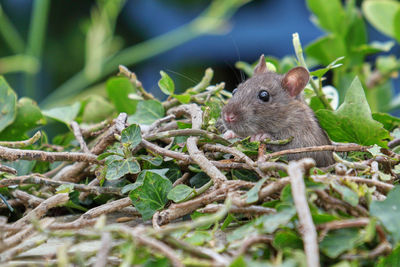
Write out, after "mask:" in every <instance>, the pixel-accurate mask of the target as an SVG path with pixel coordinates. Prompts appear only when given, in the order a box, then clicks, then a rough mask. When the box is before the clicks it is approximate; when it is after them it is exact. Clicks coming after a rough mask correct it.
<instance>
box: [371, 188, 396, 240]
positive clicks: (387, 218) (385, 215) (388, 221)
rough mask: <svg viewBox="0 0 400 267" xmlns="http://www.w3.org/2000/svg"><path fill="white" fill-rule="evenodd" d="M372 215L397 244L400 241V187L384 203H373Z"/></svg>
mask: <svg viewBox="0 0 400 267" xmlns="http://www.w3.org/2000/svg"><path fill="white" fill-rule="evenodd" d="M370 213H371V215H372V216H375V217H377V218H378V219H379V220H380V221H381V222H382V224H383V226H384V227H385V228H386V230H387V231H388V232H389V233H391V234H392V236H393V238H394V239H395V241H396V242H398V241H400V186H396V187H395V188H394V189H393V190H391V191H390V192H389V194H388V195H387V198H386V199H385V200H384V201H372V202H371V205H370Z"/></svg>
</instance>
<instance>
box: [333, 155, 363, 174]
mask: <svg viewBox="0 0 400 267" xmlns="http://www.w3.org/2000/svg"><path fill="white" fill-rule="evenodd" d="M332 154H333V158H334V159H335V161H336V162H339V163H342V164H343V165H345V166H346V167H348V168H350V169H356V170H366V169H368V168H369V167H368V165H367V164H364V163H362V162H351V161H347V160H344V159H342V158H341V157H339V155H338V154H336V153H335V152H333V153H332Z"/></svg>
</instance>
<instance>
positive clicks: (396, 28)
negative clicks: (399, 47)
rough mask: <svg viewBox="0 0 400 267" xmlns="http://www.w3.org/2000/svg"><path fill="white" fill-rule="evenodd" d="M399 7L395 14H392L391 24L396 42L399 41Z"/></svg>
mask: <svg viewBox="0 0 400 267" xmlns="http://www.w3.org/2000/svg"><path fill="white" fill-rule="evenodd" d="M399 21H400V8H399V9H398V10H397V12H396V14H395V15H394V20H393V25H394V37H395V38H396V40H397V42H399V43H400V23H399Z"/></svg>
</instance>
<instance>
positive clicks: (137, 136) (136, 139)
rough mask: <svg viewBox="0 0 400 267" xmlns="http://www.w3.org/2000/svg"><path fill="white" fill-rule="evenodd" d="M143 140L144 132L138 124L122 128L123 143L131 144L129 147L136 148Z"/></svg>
mask: <svg viewBox="0 0 400 267" xmlns="http://www.w3.org/2000/svg"><path fill="white" fill-rule="evenodd" d="M141 142H142V134H141V132H140V127H139V125H137V124H132V125H130V126H128V127H127V128H125V129H124V130H122V133H121V143H123V144H129V149H134V148H135V147H136V146H137V145H139V144H140V143H141Z"/></svg>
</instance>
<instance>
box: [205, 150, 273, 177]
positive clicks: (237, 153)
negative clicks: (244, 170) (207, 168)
mask: <svg viewBox="0 0 400 267" xmlns="http://www.w3.org/2000/svg"><path fill="white" fill-rule="evenodd" d="M203 148H204V149H205V150H208V151H212V152H216V151H219V152H223V153H228V154H232V155H233V156H234V157H235V158H236V159H237V160H238V161H244V162H245V163H246V164H247V165H249V167H250V168H251V169H252V170H253V171H255V172H256V173H257V174H258V176H260V177H261V178H264V177H266V175H265V174H264V173H263V172H262V171H261V170H260V169H259V168H258V167H257V165H256V164H255V163H254V161H253V160H252V159H251V158H249V157H248V156H246V154H244V153H243V152H241V151H239V150H237V149H235V148H234V147H226V146H222V145H212V144H205V145H203Z"/></svg>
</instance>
